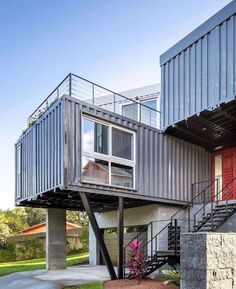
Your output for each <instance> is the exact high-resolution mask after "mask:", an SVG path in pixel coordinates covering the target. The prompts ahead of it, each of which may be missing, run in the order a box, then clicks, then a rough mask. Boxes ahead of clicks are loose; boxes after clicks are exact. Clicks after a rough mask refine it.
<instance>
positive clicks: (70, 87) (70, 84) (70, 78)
mask: <svg viewBox="0 0 236 289" xmlns="http://www.w3.org/2000/svg"><path fill="white" fill-rule="evenodd" d="M69 95H70V96H72V74H71V73H70V74H69Z"/></svg>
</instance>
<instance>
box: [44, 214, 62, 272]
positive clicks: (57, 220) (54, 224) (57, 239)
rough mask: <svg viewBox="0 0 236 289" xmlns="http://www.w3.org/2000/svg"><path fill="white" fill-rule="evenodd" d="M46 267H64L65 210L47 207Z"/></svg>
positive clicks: (52, 268) (54, 268)
mask: <svg viewBox="0 0 236 289" xmlns="http://www.w3.org/2000/svg"><path fill="white" fill-rule="evenodd" d="M46 268H47V270H58V269H65V268H66V210H63V209H47V214H46Z"/></svg>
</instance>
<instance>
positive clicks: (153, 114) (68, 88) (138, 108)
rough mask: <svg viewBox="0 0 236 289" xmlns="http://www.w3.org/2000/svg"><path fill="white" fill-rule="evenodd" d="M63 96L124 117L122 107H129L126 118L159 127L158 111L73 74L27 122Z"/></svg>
mask: <svg viewBox="0 0 236 289" xmlns="http://www.w3.org/2000/svg"><path fill="white" fill-rule="evenodd" d="M63 95H69V96H72V97H74V98H77V99H79V100H82V101H84V102H87V103H89V104H93V105H96V106H99V107H102V108H104V109H106V110H109V111H112V112H114V113H118V114H120V115H124V109H123V105H127V106H128V105H129V108H128V111H127V112H126V113H125V116H126V117H129V118H131V119H133V120H137V121H139V122H141V123H144V124H147V125H151V126H153V127H156V128H157V127H158V126H159V118H160V111H158V110H156V109H153V108H151V107H148V106H147V105H145V104H143V103H141V102H139V101H136V100H134V99H131V98H128V97H126V96H124V95H121V94H119V93H116V92H114V91H112V90H109V89H107V88H104V87H102V86H100V85H98V84H96V83H94V82H91V81H89V80H87V79H85V78H83V77H80V76H78V75H75V74H73V73H69V74H68V75H67V76H66V77H65V78H64V79H63V80H62V81H61V82H60V83H59V85H58V86H57V87H56V88H55V89H54V90H53V91H52V92H51V93H50V94H49V96H48V97H47V98H46V99H45V100H44V101H43V102H42V103H41V104H40V105H39V106H38V107H37V108H36V109H35V111H34V112H33V113H32V114H31V115H30V117H29V122H30V123H32V122H34V121H35V120H37V119H38V118H39V117H40V116H41V115H42V114H43V113H44V112H45V111H46V110H47V109H48V108H49V107H50V106H51V105H52V104H53V103H54V102H55V101H56V100H57V99H59V98H60V97H62V96H63ZM131 104H133V105H131Z"/></svg>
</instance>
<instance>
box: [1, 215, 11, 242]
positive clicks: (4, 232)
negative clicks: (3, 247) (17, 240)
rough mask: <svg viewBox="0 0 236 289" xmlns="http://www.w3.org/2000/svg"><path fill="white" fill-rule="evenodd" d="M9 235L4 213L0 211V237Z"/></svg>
mask: <svg viewBox="0 0 236 289" xmlns="http://www.w3.org/2000/svg"><path fill="white" fill-rule="evenodd" d="M10 235H11V232H10V228H9V226H8V224H7V220H6V217H5V213H4V212H3V211H0V238H2V237H4V238H7V237H9V236H10Z"/></svg>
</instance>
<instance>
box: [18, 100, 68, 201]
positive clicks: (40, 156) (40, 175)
mask: <svg viewBox="0 0 236 289" xmlns="http://www.w3.org/2000/svg"><path fill="white" fill-rule="evenodd" d="M63 131H64V121H63V108H62V102H61V100H58V101H57V102H56V103H54V104H53V105H52V106H51V107H50V108H49V109H48V111H46V112H45V113H44V114H43V115H42V116H41V117H40V118H39V119H38V120H37V121H36V123H35V124H34V125H33V126H32V127H31V128H29V129H28V130H27V131H26V132H25V133H24V134H23V135H22V136H21V137H20V139H19V140H18V142H17V143H16V166H17V164H18V163H19V164H20V169H19V170H18V168H16V199H17V201H20V200H24V199H26V198H30V197H32V198H33V197H34V196H35V195H37V194H39V193H42V192H45V191H50V190H52V189H54V188H56V187H61V186H62V185H63V141H64V136H63V135H64V133H63ZM17 148H19V150H20V153H18V152H17Z"/></svg>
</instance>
